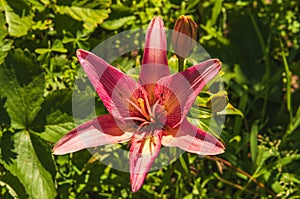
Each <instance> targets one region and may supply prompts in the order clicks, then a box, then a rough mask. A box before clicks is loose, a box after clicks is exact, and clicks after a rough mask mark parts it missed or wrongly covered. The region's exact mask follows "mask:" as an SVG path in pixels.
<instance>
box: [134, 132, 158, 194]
mask: <svg viewBox="0 0 300 199" xmlns="http://www.w3.org/2000/svg"><path fill="white" fill-rule="evenodd" d="M152 133H153V136H149V137H144V138H143V137H141V138H140V137H138V135H136V136H134V138H133V139H132V142H131V147H130V155H129V164H130V182H131V189H132V191H133V192H136V191H138V190H139V189H140V188H141V187H142V185H143V183H144V180H145V178H146V176H147V173H148V171H149V170H150V168H151V166H152V164H153V162H154V160H155V158H156V157H157V155H158V154H159V150H160V147H161V137H162V132H161V131H159V130H156V131H154V132H152Z"/></svg>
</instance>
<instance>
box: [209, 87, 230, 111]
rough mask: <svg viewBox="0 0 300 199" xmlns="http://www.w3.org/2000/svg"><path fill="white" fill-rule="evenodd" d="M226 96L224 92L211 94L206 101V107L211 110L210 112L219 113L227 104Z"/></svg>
mask: <svg viewBox="0 0 300 199" xmlns="http://www.w3.org/2000/svg"><path fill="white" fill-rule="evenodd" d="M228 101H229V100H228V96H227V92H226V91H220V92H218V93H216V94H213V95H212V96H210V97H209V98H208V100H207V101H206V106H207V107H208V108H211V110H212V112H220V111H222V110H224V109H225V107H226V106H227V104H228Z"/></svg>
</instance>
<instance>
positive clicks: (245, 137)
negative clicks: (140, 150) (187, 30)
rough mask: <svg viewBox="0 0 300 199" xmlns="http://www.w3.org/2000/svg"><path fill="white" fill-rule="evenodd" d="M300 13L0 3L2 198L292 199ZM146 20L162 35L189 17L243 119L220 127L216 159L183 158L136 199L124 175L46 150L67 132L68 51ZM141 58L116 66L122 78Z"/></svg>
mask: <svg viewBox="0 0 300 199" xmlns="http://www.w3.org/2000/svg"><path fill="white" fill-rule="evenodd" d="M299 9H300V2H299V1H297V0H290V1H284V0H262V1H254V0H248V1H246V0H244V1H243V0H238V1H236V0H185V1H179V0H170V1H166V0H141V1H127V0H103V1H100V0H83V1H79V0H75V1H71V0H64V1H63V0H14V1H12V0H0V49H1V51H0V64H1V65H0V196H1V198H127V197H128V198H133V197H134V198H153V197H156V198H186V199H188V198H275V197H284V198H300V190H299V187H300V185H299V184H300V169H299V159H300V154H299V146H300V129H299V125H300V106H299V104H300V100H299V99H300V96H299V95H300V90H299V79H298V78H299V75H300V67H299V64H300V59H299V58H300V51H299V43H300V16H299V15H300V11H299ZM154 15H159V16H161V17H162V18H163V19H164V22H165V26H166V27H167V28H169V29H172V28H173V26H174V22H175V20H176V19H177V17H179V16H180V15H190V16H192V17H193V19H194V20H195V21H196V23H197V24H198V25H199V27H200V28H199V37H198V38H199V42H200V43H201V44H202V45H203V46H204V48H205V49H206V50H207V51H208V52H209V53H210V54H211V56H212V57H218V58H219V59H220V60H222V62H223V71H224V72H225V76H224V79H225V82H226V90H227V92H228V95H229V98H230V101H231V103H232V104H233V105H234V106H236V107H237V108H239V109H240V110H241V111H242V112H243V113H244V118H242V117H239V116H234V117H233V116H228V117H227V118H226V123H225V126H224V130H223V132H222V135H221V139H222V140H223V142H224V143H225V144H226V152H225V153H224V154H222V155H219V156H217V157H215V156H211V157H205V158H197V156H196V155H193V154H184V155H183V156H181V157H180V159H179V160H177V161H175V162H174V163H172V164H171V165H169V166H167V167H164V168H163V169H160V170H158V171H156V172H152V173H149V174H148V177H147V179H146V181H145V184H144V186H143V188H142V189H141V190H140V191H139V192H137V193H135V194H133V193H132V192H131V191H130V184H129V174H128V173H124V172H120V171H117V170H114V169H111V168H110V167H107V166H105V165H103V164H101V163H100V162H99V161H96V160H95V159H93V158H92V157H91V155H90V154H89V152H87V151H86V150H82V151H80V152H76V153H74V154H70V155H64V156H53V155H52V154H51V148H52V147H53V144H54V143H55V142H56V141H57V140H58V139H59V138H60V137H61V136H62V135H64V134H65V133H67V132H68V131H69V130H70V129H72V128H73V127H74V124H73V116H72V89H73V85H74V81H75V78H76V74H77V70H78V69H79V67H80V66H79V64H78V61H77V59H76V57H75V52H76V49H78V48H83V49H86V50H91V49H93V48H94V47H95V46H96V45H98V44H99V43H100V42H101V41H103V40H105V39H107V38H109V37H110V36H112V35H115V34H117V33H118V32H122V31H124V30H128V29H131V28H140V27H144V28H146V27H147V25H148V23H149V21H150V20H151V19H152V17H153V16H154ZM140 57H141V52H139V53H138V54H137V55H136V54H131V55H127V56H124V58H122V59H120V60H119V61H117V63H116V65H117V66H118V67H120V68H121V69H122V70H124V71H127V70H128V69H130V68H132V67H134V66H135V65H136V64H137V62H138V61H137V60H139V59H140ZM83 94H84V92H83ZM99 106H100V110H99V111H100V112H101V107H102V111H103V105H102V104H101V102H99Z"/></svg>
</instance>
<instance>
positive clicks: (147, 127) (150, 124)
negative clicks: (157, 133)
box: [125, 92, 166, 133]
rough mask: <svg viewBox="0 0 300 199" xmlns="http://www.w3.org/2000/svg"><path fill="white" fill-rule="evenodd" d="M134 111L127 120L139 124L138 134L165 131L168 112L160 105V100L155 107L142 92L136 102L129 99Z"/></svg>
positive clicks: (155, 103)
mask: <svg viewBox="0 0 300 199" xmlns="http://www.w3.org/2000/svg"><path fill="white" fill-rule="evenodd" d="M127 101H128V103H129V104H130V106H131V109H134V110H135V111H133V112H132V113H131V114H130V117H127V118H125V119H126V120H133V121H134V122H135V124H137V126H138V128H137V130H136V132H140V133H142V132H152V131H154V130H158V129H163V127H164V124H165V122H166V111H165V110H164V108H163V106H162V105H161V104H159V103H160V99H157V100H156V101H155V102H154V104H153V105H150V102H149V99H148V96H147V94H145V93H144V92H142V96H140V97H139V98H138V99H137V100H135V101H136V102H134V101H132V100H130V99H127Z"/></svg>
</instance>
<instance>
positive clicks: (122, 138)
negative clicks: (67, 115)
mask: <svg viewBox="0 0 300 199" xmlns="http://www.w3.org/2000/svg"><path fill="white" fill-rule="evenodd" d="M124 128H126V127H125V126H124ZM131 137H132V133H127V132H123V131H122V129H120V128H119V126H118V125H117V124H116V122H115V120H114V118H113V117H112V116H111V115H110V114H107V115H103V116H100V117H98V118H95V119H93V120H91V121H88V122H86V123H84V124H82V125H80V126H78V127H77V128H75V129H73V130H72V131H70V132H69V133H67V134H66V135H65V136H63V137H62V138H61V139H60V140H59V141H58V142H57V143H56V144H55V146H54V148H53V154H55V155H61V154H66V153H72V152H75V151H79V150H81V149H84V148H89V147H96V146H101V145H105V144H114V143H122V142H127V141H129V140H130V139H131Z"/></svg>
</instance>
